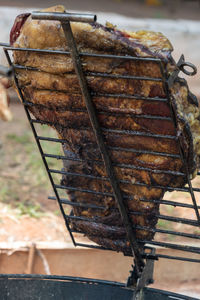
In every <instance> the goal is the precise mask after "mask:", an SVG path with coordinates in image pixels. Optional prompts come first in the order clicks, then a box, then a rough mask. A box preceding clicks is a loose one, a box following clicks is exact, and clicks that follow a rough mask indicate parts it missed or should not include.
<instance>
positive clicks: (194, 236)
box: [66, 215, 200, 240]
mask: <svg viewBox="0 0 200 300" xmlns="http://www.w3.org/2000/svg"><path fill="white" fill-rule="evenodd" d="M66 218H68V219H72V220H79V221H84V222H88V223H95V224H96V223H99V224H102V222H101V220H100V219H96V220H95V221H94V220H92V219H90V218H87V217H82V216H79V217H77V216H71V215H66ZM114 227H115V226H113V228H114ZM132 227H133V228H134V229H135V230H144V231H148V232H154V233H162V234H168V235H175V236H180V237H185V238H192V239H197V240H199V239H200V235H197V234H192V233H185V232H179V231H174V230H166V229H160V228H151V227H147V226H140V225H132ZM113 228H112V229H113ZM72 231H74V230H72ZM74 232H78V233H82V234H84V232H81V231H80V230H75V231H74ZM98 237H102V236H101V234H98ZM138 240H139V239H138Z"/></svg>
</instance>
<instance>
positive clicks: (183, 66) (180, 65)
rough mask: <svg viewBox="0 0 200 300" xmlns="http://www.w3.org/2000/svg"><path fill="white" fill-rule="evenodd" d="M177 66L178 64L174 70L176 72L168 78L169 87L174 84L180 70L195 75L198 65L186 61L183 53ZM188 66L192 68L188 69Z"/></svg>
mask: <svg viewBox="0 0 200 300" xmlns="http://www.w3.org/2000/svg"><path fill="white" fill-rule="evenodd" d="M176 66H177V68H176V69H175V70H174V72H173V73H172V74H171V75H170V76H169V78H168V86H169V88H170V87H171V86H172V85H173V83H174V81H175V79H176V78H177V77H178V74H179V73H180V72H183V73H184V74H186V75H188V76H194V75H196V74H197V67H196V66H195V65H193V64H192V63H189V62H186V61H185V57H184V55H183V54H182V55H181V57H180V59H179V61H178V63H177V64H176ZM186 67H188V68H190V69H191V71H188V70H187V69H186Z"/></svg>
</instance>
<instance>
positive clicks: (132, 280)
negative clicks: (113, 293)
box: [126, 248, 157, 300]
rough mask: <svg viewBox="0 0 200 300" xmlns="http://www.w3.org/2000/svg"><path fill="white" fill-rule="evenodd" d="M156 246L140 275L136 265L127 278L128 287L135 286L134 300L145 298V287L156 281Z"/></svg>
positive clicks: (152, 249)
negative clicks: (154, 277)
mask: <svg viewBox="0 0 200 300" xmlns="http://www.w3.org/2000/svg"><path fill="white" fill-rule="evenodd" d="M155 253H156V250H155V248H151V253H149V254H148V256H147V259H146V264H145V266H144V268H143V271H142V273H141V274H140V277H139V278H138V276H137V273H136V270H135V267H133V265H132V267H133V270H132V271H130V273H131V275H130V276H129V278H128V280H127V284H126V286H127V287H133V288H134V296H133V300H143V288H144V287H145V286H147V285H149V284H152V283H153V282H154V280H153V271H154V260H155V259H157V258H156V256H155Z"/></svg>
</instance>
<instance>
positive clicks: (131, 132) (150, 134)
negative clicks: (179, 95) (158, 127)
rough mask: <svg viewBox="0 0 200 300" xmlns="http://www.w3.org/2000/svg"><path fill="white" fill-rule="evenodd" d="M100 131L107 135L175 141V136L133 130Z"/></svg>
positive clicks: (103, 129) (104, 129)
mask: <svg viewBox="0 0 200 300" xmlns="http://www.w3.org/2000/svg"><path fill="white" fill-rule="evenodd" d="M102 131H104V132H108V133H114V134H126V135H135V136H145V137H154V138H159V139H170V140H177V136H175V135H168V134H157V133H149V132H140V131H135V130H118V129H107V128H102Z"/></svg>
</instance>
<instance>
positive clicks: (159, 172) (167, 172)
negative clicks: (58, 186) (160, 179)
mask: <svg viewBox="0 0 200 300" xmlns="http://www.w3.org/2000/svg"><path fill="white" fill-rule="evenodd" d="M136 169H137V167H136ZM139 170H141V169H140V168H139ZM142 170H143V169H142ZM145 171H151V172H152V173H156V174H171V175H174V176H185V174H184V173H179V172H173V171H165V170H152V169H149V170H145ZM153 171H155V172H153ZM50 172H52V173H57V174H63V175H69V176H77V177H85V178H90V179H97V180H105V181H108V180H109V178H108V177H100V176H93V175H87V174H83V173H74V172H67V171H63V170H62V171H60V170H55V169H50ZM118 181H119V182H121V183H128V184H132V185H134V184H136V185H137V184H139V185H140V182H135V183H133V182H132V181H129V180H124V179H119V180H118ZM141 184H143V183H141ZM148 186H149V185H148Z"/></svg>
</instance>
